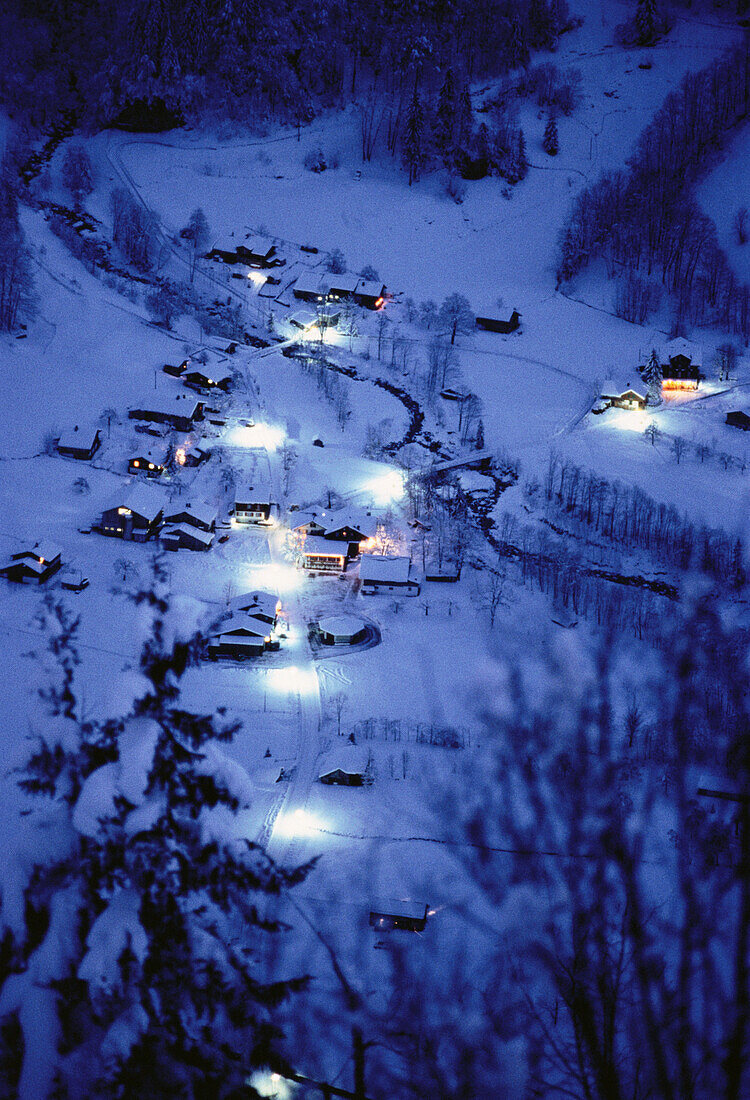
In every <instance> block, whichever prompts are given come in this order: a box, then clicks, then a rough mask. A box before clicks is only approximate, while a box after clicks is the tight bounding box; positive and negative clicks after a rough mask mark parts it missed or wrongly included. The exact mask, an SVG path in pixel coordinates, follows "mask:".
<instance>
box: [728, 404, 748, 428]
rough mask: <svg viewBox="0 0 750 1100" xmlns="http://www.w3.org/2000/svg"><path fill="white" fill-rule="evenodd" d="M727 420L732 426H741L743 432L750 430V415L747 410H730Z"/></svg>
mask: <svg viewBox="0 0 750 1100" xmlns="http://www.w3.org/2000/svg"><path fill="white" fill-rule="evenodd" d="M726 422H727V424H729V426H730V427H731V428H739V429H740V430H741V431H743V432H750V416H748V415H747V413H746V412H742V410H741V409H737V410H735V412H728V413H727V419H726Z"/></svg>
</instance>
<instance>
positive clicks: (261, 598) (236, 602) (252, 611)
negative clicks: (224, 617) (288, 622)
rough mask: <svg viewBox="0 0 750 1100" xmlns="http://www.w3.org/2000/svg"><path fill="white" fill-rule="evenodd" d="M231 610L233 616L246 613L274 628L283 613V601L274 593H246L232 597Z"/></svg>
mask: <svg viewBox="0 0 750 1100" xmlns="http://www.w3.org/2000/svg"><path fill="white" fill-rule="evenodd" d="M229 610H230V612H231V614H232V615H238V614H240V613H242V612H244V613H246V614H248V615H252V616H253V618H255V619H259V620H260V621H261V622H265V623H267V624H268V625H269V626H271V627H274V626H275V625H276V619H277V617H278V614H279V612H280V611H281V600H280V599H279V597H278V596H274V594H273V593H272V592H244V593H243V594H242V595H241V596H234V597H232V599H231V600H230V601H229Z"/></svg>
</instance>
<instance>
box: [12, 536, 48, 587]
mask: <svg viewBox="0 0 750 1100" xmlns="http://www.w3.org/2000/svg"><path fill="white" fill-rule="evenodd" d="M61 565H62V562H61V561H60V551H59V550H58V548H57V547H56V546H52V545H50V544H48V543H37V544H36V545H35V546H33V547H31V548H30V549H26V550H17V551H16V553H15V554H11V556H10V560H9V561H8V562H7V564H6V565H4V566H2V567H1V568H0V576H2V577H5V579H6V580H8V581H14V582H15V583H16V584H44V583H45V581H48V580H49V578H50V577H51V576H53V574H55V573H56V572H57V571H58V569H59V568H60V566H61Z"/></svg>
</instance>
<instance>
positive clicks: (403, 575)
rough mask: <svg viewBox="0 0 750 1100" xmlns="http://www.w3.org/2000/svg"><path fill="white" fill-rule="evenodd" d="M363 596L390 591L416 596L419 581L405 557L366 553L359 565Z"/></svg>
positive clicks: (401, 594) (396, 593)
mask: <svg viewBox="0 0 750 1100" xmlns="http://www.w3.org/2000/svg"><path fill="white" fill-rule="evenodd" d="M359 580H360V584H361V592H362V595H363V596H374V595H377V594H378V593H386V592H392V593H394V594H395V595H400V596H418V595H419V582H418V581H417V579H416V576H415V575H414V570H413V567H412V564H411V561H410V560H409V558H407V557H400V556H395V557H380V556H378V555H375V554H366V555H365V556H364V557H363V558H362V560H361V562H360V565H359Z"/></svg>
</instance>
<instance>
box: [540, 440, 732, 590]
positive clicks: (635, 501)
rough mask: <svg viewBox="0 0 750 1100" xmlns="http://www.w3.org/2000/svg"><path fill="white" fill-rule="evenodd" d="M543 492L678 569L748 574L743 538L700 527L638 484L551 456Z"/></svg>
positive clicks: (559, 509) (723, 578) (586, 524)
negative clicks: (601, 474)
mask: <svg viewBox="0 0 750 1100" xmlns="http://www.w3.org/2000/svg"><path fill="white" fill-rule="evenodd" d="M544 497H545V500H546V501H547V504H548V505H550V506H551V507H552V508H553V510H554V511H555V512H556V513H562V514H564V515H566V516H569V517H570V518H571V519H573V520H574V521H575V523H576V525H577V526H578V527H579V529H581V530H588V531H591V532H596V534H597V535H598V536H599V537H600V538H603V539H606V540H607V541H609V542H610V543H612V544H613V545H616V546H618V547H621V548H622V549H623V550H625V551H627V550H645V551H646V552H647V553H648V554H650V555H651V556H652V557H653V558H655V559H656V560H657V561H660V562H663V563H664V564H666V565H670V566H673V567H674V568H677V569H680V570H688V569H700V570H701V571H702V572H703V573H706V574H707V575H708V576H710V577H711V578H712V579H714V580H716V581H719V582H720V583H721V584H727V585H731V586H735V587H738V588H739V587H741V586H742V584H743V583H744V580H745V569H744V565H743V557H744V555H743V547H742V542H741V540H740V539H739V538H737V537H736V536H732V535H730V534H728V533H727V532H726V531H724V530H722V529H720V528H710V527H705V526H702V527H696V526H695V524H693V523H692V522H691V521H690V520H689V519H688V517H687V516H685V515H680V513H679V512H678V511H677V509H676V508H675V507H674V505H671V504H670V505H667V504H664V503H660V502H658V501H656V500H654V499H653V498H652V497H650V496H649V495H648V494H647V493H644V492H643V490H642V489H640V488H639V487H638V486H637V485H625V484H623V483H622V482H618V481H608V480H607V479H606V478H603V477H598V476H597V475H596V474H594V473H592V472H590V471H588V470H583V469H581V468H580V467H579V466H575V465H573V464H572V463H569V462H565V461H564V460H562V459H560V458H558V457H557V456H556V455H552V456H551V457H550V462H549V467H548V471H547V476H546V478H545V484H544Z"/></svg>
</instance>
